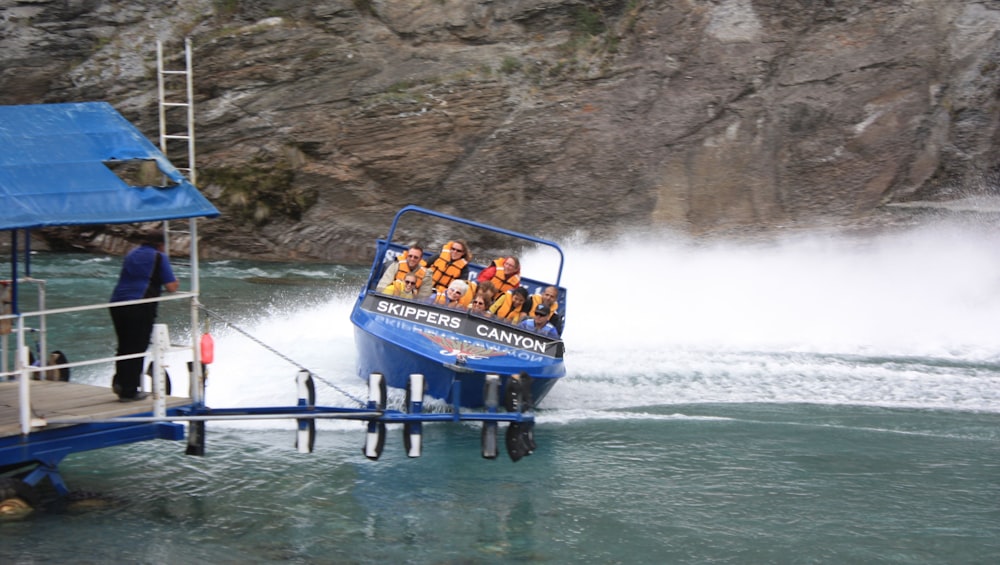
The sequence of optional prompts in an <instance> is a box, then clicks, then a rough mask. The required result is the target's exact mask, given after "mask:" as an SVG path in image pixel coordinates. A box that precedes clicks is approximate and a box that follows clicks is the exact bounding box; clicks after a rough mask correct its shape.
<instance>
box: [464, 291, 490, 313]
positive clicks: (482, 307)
mask: <svg viewBox="0 0 1000 565" xmlns="http://www.w3.org/2000/svg"><path fill="white" fill-rule="evenodd" d="M488 304H489V298H488V297H487V296H486V295H485V294H483V293H482V292H477V293H476V295H475V296H473V297H472V304H470V305H469V313H470V314H475V315H477V316H483V317H487V318H488V317H490V316H491V315H492V314H490V311H489V310H487V309H486V306H487V305H488Z"/></svg>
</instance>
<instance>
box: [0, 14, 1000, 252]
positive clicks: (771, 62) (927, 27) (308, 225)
mask: <svg viewBox="0 0 1000 565" xmlns="http://www.w3.org/2000/svg"><path fill="white" fill-rule="evenodd" d="M0 22H2V30H0V103H4V104H25V103H39V102H60V101H71V100H72V101H80V100H98V99H99V100H108V101H109V102H111V103H112V104H114V105H115V106H116V107H117V108H118V109H119V110H120V111H122V112H123V113H124V114H125V115H126V116H127V117H128V118H130V119H132V120H133V121H134V122H135V123H137V124H138V125H139V126H140V128H141V129H143V131H146V132H147V134H148V135H149V136H150V137H151V138H155V137H156V136H157V133H158V130H157V128H158V125H157V124H158V123H157V110H156V74H155V42H156V40H158V39H159V40H161V41H164V42H166V46H167V53H168V54H169V55H170V56H171V57H172V59H173V60H172V62H171V65H172V66H174V67H176V66H177V65H179V64H180V62H179V61H178V60H177V56H179V55H180V53H181V51H182V42H183V39H184V38H185V37H190V38H191V40H192V43H193V45H194V75H195V90H196V115H197V136H198V163H197V166H198V173H199V174H198V184H199V186H201V187H202V189H203V190H204V191H205V193H206V194H207V195H208V196H209V197H210V198H211V199H212V200H213V202H215V203H216V205H217V206H219V207H220V209H222V210H223V211H224V218H223V219H221V220H213V221H207V222H204V223H203V225H202V230H203V233H204V234H206V238H205V239H206V242H207V245H204V246H203V247H204V248H205V249H206V254H207V255H208V256H210V257H253V258H259V259H295V260H320V261H363V260H367V257H368V253H369V252H370V247H371V242H372V240H373V239H374V238H376V237H378V236H380V235H383V234H384V232H385V229H386V226H387V223H388V221H389V220H390V219H391V216H392V214H393V213H394V212H395V210H396V209H398V208H399V207H401V206H402V205H405V204H410V203H413V204H420V205H423V206H427V207H431V208H435V209H440V210H443V211H446V212H453V213H457V214H459V215H463V216H467V217H471V218H474V219H478V220H481V221H485V222H489V223H495V224H499V225H502V226H506V227H511V228H515V229H519V230H521V231H526V232H531V233H541V234H544V235H549V236H553V237H557V238H558V237H566V236H569V235H570V234H581V233H582V234H583V235H584V236H587V237H605V236H608V235H610V234H613V233H615V232H616V231H619V230H623V229H644V228H645V229H660V228H670V229H675V230H683V231H688V232H691V233H695V234H719V233H745V232H756V231H767V230H774V229H781V228H785V227H797V228H798V227H810V226H817V225H830V224H838V223H844V222H857V221H867V220H872V219H873V218H876V217H877V215H878V213H879V210H880V206H882V205H884V204H885V203H889V202H894V201H905V200H914V199H931V200H934V199H945V198H955V197H959V196H967V195H969V194H970V193H995V192H996V191H997V177H998V171H1000V167H998V159H1000V151H998V147H1000V124H998V120H1000V112H998V108H997V105H998V95H1000V85H998V83H1000V73H998V70H997V62H998V61H1000V1H996V0H981V1H960V0H895V1H877V0H868V1H863V0H837V1H836V2H824V1H818V0H687V1H685V0H662V1H657V0H595V1H584V0H534V1H528V0H504V1H502V2H501V1H496V0H353V1H352V0H340V1H326V2H299V1H292V0H287V1H279V0H274V1H260V2H238V1H235V0H175V1H171V2H152V1H143V2H124V1H120V2H119V1H99V0H77V1H64V0H63V1H56V0H51V1H48V0H33V1H26V0H21V1H14V0H0ZM168 86H169V85H168ZM173 119H174V118H172V120H173ZM173 127H177V126H173ZM172 151H173V150H172ZM171 157H172V158H174V160H175V162H177V160H178V157H177V156H175V155H173V154H172V155H171ZM873 221H877V219H876V220H873ZM54 233H55V232H54ZM58 233H59V234H61V233H63V232H58ZM88 233H90V234H92V236H91V237H90V240H89V241H92V242H94V245H95V246H98V247H102V248H108V245H109V244H108V243H106V242H108V241H109V240H113V239H114V238H108V237H106V235H107V234H105V237H100V231H99V230H97V231H94V230H91V231H89V232H88ZM418 235H419V236H423V237H424V238H426V239H429V240H430V241H429V243H430V244H432V245H434V244H437V243H439V242H438V241H435V240H434V238H435V237H437V234H414V236H418ZM53 237H54V238H55V237H57V235H53Z"/></svg>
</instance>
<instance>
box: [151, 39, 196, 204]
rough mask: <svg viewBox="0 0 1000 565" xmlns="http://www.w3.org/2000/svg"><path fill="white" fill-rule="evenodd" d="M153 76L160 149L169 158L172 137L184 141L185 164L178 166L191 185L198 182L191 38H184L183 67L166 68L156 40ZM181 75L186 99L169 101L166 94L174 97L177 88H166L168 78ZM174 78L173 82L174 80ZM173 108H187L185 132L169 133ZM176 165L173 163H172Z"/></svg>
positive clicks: (160, 48) (161, 45)
mask: <svg viewBox="0 0 1000 565" xmlns="http://www.w3.org/2000/svg"><path fill="white" fill-rule="evenodd" d="M156 77H157V81H156V82H157V90H158V92H159V100H160V151H161V152H162V153H163V154H164V155H166V156H167V159H171V162H173V159H172V158H171V154H170V152H169V151H168V145H169V142H170V141H171V140H178V141H186V142H187V166H186V167H177V169H178V170H180V171H181V172H182V173H184V174H185V175H187V177H188V180H190V181H191V184H193V185H195V186H197V185H198V177H197V172H196V170H195V166H194V80H193V78H192V75H191V39H190V38H187V39H185V40H184V70H168V69H165V68H164V62H163V43H162V42H160V41H157V42H156ZM176 77H181V78H183V79H184V82H185V84H184V92H185V94H186V98H185V100H184V101H183V102H180V101H176V100H168V99H167V98H168V96H171V95H174V96H176V92H177V90H176V89H175V90H172V91H170V92H168V91H167V86H168V85H167V80H168V79H174V78H176ZM175 82H177V81H175V80H174V81H172V83H175ZM173 108H186V109H187V120H186V123H187V130H186V131H185V132H184V133H168V127H169V126H168V124H167V111H168V110H170V109H173ZM175 166H176V163H175Z"/></svg>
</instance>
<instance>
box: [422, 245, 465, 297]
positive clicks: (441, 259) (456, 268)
mask: <svg viewBox="0 0 1000 565" xmlns="http://www.w3.org/2000/svg"><path fill="white" fill-rule="evenodd" d="M451 244H452V242H450V241H449V242H448V243H447V244H446V245H445V246H444V248H443V249H441V254H440V255H438V257H437V259H435V260H434V264H432V265H431V269H432V271H433V273H432V274H431V278H433V279H434V288H436V289H437V291H438V294H443V293H444V291H445V290H446V289H447V288H448V285H449V284H451V281H453V280H455V279H457V278H458V277H460V276H461V275H462V269H464V268H465V266H466V265H468V264H469V262H468V261H466V260H465V259H464V258H463V259H458V260H455V261H452V260H451Z"/></svg>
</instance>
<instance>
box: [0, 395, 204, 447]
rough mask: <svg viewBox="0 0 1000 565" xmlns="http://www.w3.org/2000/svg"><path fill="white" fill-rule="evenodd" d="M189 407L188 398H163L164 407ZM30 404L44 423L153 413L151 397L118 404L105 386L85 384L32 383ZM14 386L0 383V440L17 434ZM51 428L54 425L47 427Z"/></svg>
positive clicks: (16, 396) (18, 425)
mask: <svg viewBox="0 0 1000 565" xmlns="http://www.w3.org/2000/svg"><path fill="white" fill-rule="evenodd" d="M189 404H191V399H190V398H183V397H178V396H169V397H167V408H168V409H170V408H175V407H178V406H186V405H189ZM31 405H32V407H33V409H34V414H33V416H34V417H36V418H44V419H47V420H57V419H66V418H75V419H88V420H95V421H96V420H104V419H107V418H116V417H120V416H133V415H136V414H143V413H147V412H151V411H152V410H153V399H152V397H150V398H147V399H146V400H140V401H136V402H119V401H118V397H117V396H115V394H114V393H113V392H111V389H110V388H109V387H106V386H95V385H88V384H80V383H72V382H69V383H67V382H57V381H32V382H31ZM17 406H18V383H17V382H2V383H0V437H8V436H14V435H20V434H21V427H20V421H19V415H18V409H17ZM50 427H54V426H50Z"/></svg>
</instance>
